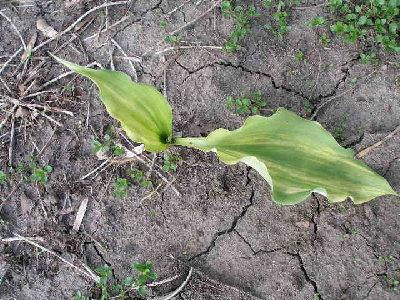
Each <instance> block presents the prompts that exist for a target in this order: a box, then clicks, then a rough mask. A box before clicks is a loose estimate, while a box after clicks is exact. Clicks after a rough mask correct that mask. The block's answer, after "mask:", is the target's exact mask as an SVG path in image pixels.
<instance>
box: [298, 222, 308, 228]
mask: <svg viewBox="0 0 400 300" xmlns="http://www.w3.org/2000/svg"><path fill="white" fill-rule="evenodd" d="M295 225H296V226H297V227H300V228H308V227H310V222H308V221H299V222H296V223H295Z"/></svg>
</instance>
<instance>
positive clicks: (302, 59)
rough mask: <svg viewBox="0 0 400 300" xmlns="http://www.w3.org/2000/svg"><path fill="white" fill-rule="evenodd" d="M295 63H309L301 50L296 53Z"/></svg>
mask: <svg viewBox="0 0 400 300" xmlns="http://www.w3.org/2000/svg"><path fill="white" fill-rule="evenodd" d="M293 61H294V62H303V63H304V64H306V63H307V59H306V55H305V54H304V53H303V51H301V50H297V51H296V55H295V56H294V58H293Z"/></svg>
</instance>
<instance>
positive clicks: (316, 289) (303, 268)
mask: <svg viewBox="0 0 400 300" xmlns="http://www.w3.org/2000/svg"><path fill="white" fill-rule="evenodd" d="M286 254H288V255H290V256H292V257H296V258H297V260H298V262H299V265H300V269H301V271H302V272H303V274H304V277H305V279H306V281H307V282H308V283H309V284H311V285H312V286H313V288H314V295H315V297H316V299H318V300H323V298H322V296H321V293H320V292H319V291H318V286H317V283H316V282H315V280H313V279H311V278H310V276H309V275H308V273H307V270H306V268H305V267H304V262H303V258H302V257H301V255H300V253H299V252H296V253H291V252H286Z"/></svg>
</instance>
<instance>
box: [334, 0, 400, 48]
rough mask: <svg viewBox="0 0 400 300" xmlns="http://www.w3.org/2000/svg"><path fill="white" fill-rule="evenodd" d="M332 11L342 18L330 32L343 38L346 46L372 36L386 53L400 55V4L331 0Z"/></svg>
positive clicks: (394, 1)
mask: <svg viewBox="0 0 400 300" xmlns="http://www.w3.org/2000/svg"><path fill="white" fill-rule="evenodd" d="M330 10H331V13H332V14H333V15H335V16H337V17H338V18H340V21H336V22H334V23H333V24H332V25H331V26H330V29H331V31H332V32H334V33H336V34H341V35H342V36H343V40H344V41H345V42H348V43H354V42H356V41H357V40H358V39H360V37H363V36H367V34H368V33H371V34H372V35H373V36H374V40H375V42H376V43H378V44H381V45H383V47H384V49H385V50H386V51H396V52H400V43H399V42H400V36H399V27H400V26H399V24H400V21H399V20H400V19H399V15H400V2H399V1H398V0H369V1H367V0H364V1H360V2H357V3H352V2H347V1H343V0H331V1H330Z"/></svg>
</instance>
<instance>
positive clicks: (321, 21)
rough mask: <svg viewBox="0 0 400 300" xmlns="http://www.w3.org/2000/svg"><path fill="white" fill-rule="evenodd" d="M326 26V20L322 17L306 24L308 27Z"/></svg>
mask: <svg viewBox="0 0 400 300" xmlns="http://www.w3.org/2000/svg"><path fill="white" fill-rule="evenodd" d="M324 24H326V19H325V18H324V17H317V18H315V19H313V20H311V21H310V22H308V23H307V25H308V26H313V27H315V26H321V25H324Z"/></svg>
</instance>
